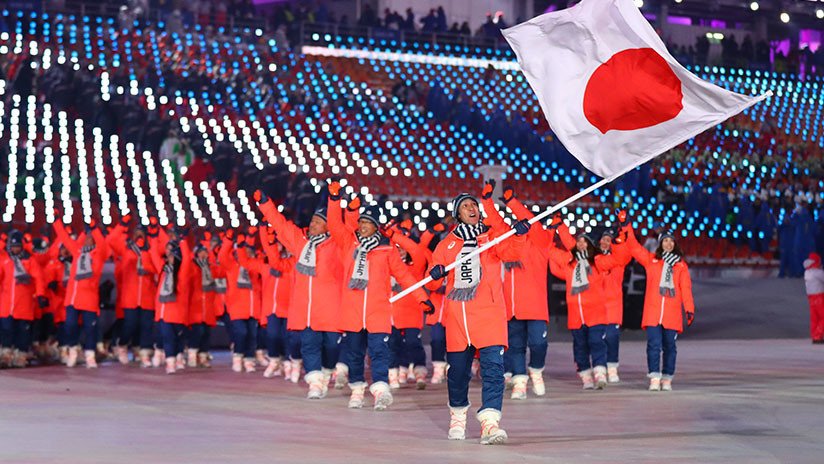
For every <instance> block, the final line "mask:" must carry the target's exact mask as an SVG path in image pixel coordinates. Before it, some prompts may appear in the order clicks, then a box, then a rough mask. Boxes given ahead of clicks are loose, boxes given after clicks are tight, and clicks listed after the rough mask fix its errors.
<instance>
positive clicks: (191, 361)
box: [186, 348, 197, 367]
mask: <svg viewBox="0 0 824 464" xmlns="http://www.w3.org/2000/svg"><path fill="white" fill-rule="evenodd" d="M186 367H197V348H189V349H188V350H186Z"/></svg>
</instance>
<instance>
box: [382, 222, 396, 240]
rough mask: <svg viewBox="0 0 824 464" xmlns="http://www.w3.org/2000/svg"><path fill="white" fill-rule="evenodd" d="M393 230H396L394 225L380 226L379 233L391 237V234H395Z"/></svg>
mask: <svg viewBox="0 0 824 464" xmlns="http://www.w3.org/2000/svg"><path fill="white" fill-rule="evenodd" d="M395 232H397V228H396V227H395V226H394V225H390V226H387V227H383V228H381V233H382V234H383V236H384V237H386V238H392V236H394V235H395Z"/></svg>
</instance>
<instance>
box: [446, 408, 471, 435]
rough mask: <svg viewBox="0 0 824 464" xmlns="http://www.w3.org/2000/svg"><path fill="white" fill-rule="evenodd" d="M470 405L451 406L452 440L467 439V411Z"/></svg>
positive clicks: (450, 425)
mask: <svg viewBox="0 0 824 464" xmlns="http://www.w3.org/2000/svg"><path fill="white" fill-rule="evenodd" d="M467 410H469V406H464V407H462V408H453V407H451V406H450V407H449V435H447V438H449V439H450V440H464V439H466V411H467Z"/></svg>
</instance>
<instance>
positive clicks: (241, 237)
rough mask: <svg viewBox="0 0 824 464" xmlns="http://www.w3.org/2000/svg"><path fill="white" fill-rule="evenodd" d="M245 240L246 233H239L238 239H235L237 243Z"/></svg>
mask: <svg viewBox="0 0 824 464" xmlns="http://www.w3.org/2000/svg"><path fill="white" fill-rule="evenodd" d="M245 241H246V235H245V234H237V240H235V242H236V243H238V244H242V243H244V242H245Z"/></svg>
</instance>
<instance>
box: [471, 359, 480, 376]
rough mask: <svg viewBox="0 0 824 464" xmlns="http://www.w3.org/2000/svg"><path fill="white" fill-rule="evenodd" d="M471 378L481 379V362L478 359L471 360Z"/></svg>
mask: <svg viewBox="0 0 824 464" xmlns="http://www.w3.org/2000/svg"><path fill="white" fill-rule="evenodd" d="M470 372H471V373H472V377H478V378H480V377H481V361H480V360H479V359H473V360H472V368H471V369H470Z"/></svg>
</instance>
